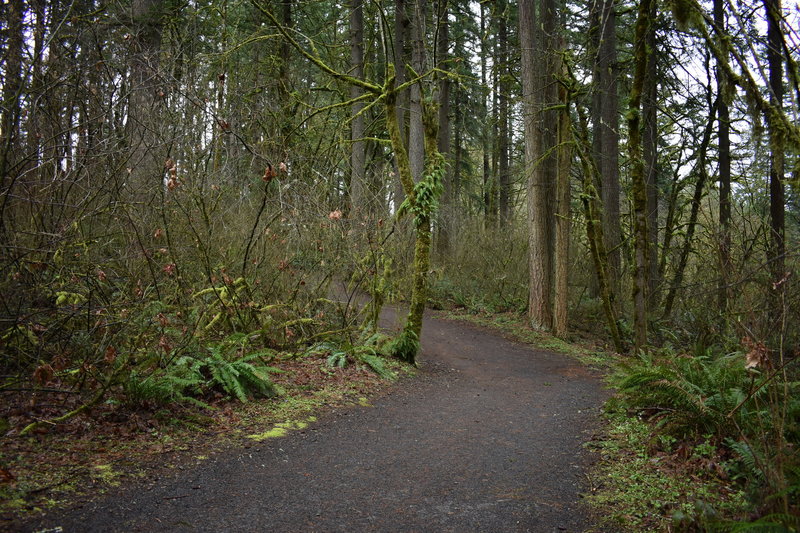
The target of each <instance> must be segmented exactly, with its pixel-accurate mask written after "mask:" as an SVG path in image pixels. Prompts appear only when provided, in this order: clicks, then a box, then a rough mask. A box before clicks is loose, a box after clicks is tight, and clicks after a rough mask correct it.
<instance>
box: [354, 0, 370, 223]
mask: <svg viewBox="0 0 800 533" xmlns="http://www.w3.org/2000/svg"><path fill="white" fill-rule="evenodd" d="M363 4H364V1H363V0H350V71H351V74H352V75H353V76H355V77H356V78H363V77H364V8H363ZM362 94H363V90H362V89H361V88H360V87H358V86H356V85H351V86H350V98H351V99H355V98H358V97H359V96H361V95H362ZM363 108H364V104H363V102H355V103H354V104H352V107H351V113H352V119H351V121H350V212H351V215H352V216H353V217H354V218H358V217H359V216H363V215H366V214H368V211H369V210H368V206H367V204H368V202H369V199H368V198H367V190H368V187H367V184H366V182H365V180H366V167H367V151H366V142H365V141H364V131H365V127H364V124H365V121H364V115H363V114H361V110H362V109H363Z"/></svg>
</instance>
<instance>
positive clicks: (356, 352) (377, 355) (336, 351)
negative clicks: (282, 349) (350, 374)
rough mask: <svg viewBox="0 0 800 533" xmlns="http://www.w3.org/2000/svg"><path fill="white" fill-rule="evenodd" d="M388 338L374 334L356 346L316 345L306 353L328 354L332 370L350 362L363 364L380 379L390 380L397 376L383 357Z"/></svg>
mask: <svg viewBox="0 0 800 533" xmlns="http://www.w3.org/2000/svg"><path fill="white" fill-rule="evenodd" d="M387 340H388V337H386V335H384V334H382V333H373V334H372V335H369V336H368V337H367V338H366V339H359V341H358V342H357V343H356V344H351V343H347V342H345V343H342V344H341V345H339V344H336V343H334V342H331V341H326V342H321V343H318V344H315V345H314V346H312V347H311V348H309V349H308V351H306V353H307V354H316V355H320V354H325V353H327V354H328V357H327V359H326V362H327V364H328V366H330V367H332V368H344V367H345V366H347V363H348V361H352V362H354V363H361V364H364V365H366V366H368V367H369V368H370V369H372V371H373V372H375V373H376V374H378V375H379V376H380V377H382V378H384V379H388V380H392V379H395V378H396V377H397V376H396V375H395V373H394V372H393V371H391V370H390V369H389V368H388V367H387V366H386V361H385V360H384V359H383V358H382V357H381V348H382V346H383V345H384V344H386V342H387Z"/></svg>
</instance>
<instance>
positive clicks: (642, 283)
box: [628, 0, 653, 350]
mask: <svg viewBox="0 0 800 533" xmlns="http://www.w3.org/2000/svg"><path fill="white" fill-rule="evenodd" d="M652 2H653V0H640V3H639V11H638V14H637V19H636V37H635V39H634V43H635V44H634V49H633V58H634V69H635V70H634V76H633V84H632V85H631V91H630V103H629V106H628V157H629V159H630V161H631V194H632V196H633V242H634V272H633V330H634V340H635V343H636V349H637V350H641V349H644V348H645V347H646V346H647V299H648V298H647V296H648V294H647V293H648V290H649V283H648V273H649V264H650V261H649V256H650V243H649V239H648V230H647V223H648V220H647V214H648V210H647V183H646V176H645V168H644V159H643V157H642V135H641V107H642V92H643V89H644V81H645V76H646V73H647V63H648V58H649V56H650V54H651V53H652V51H651V50H649V48H648V46H647V33H648V31H649V28H650V25H651V24H652V21H651V20H650V18H651V14H652V10H651V5H652Z"/></svg>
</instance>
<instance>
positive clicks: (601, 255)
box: [573, 106, 625, 353]
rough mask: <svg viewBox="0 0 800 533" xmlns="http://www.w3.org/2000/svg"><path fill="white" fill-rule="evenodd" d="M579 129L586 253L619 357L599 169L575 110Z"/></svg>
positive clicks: (580, 116) (619, 337)
mask: <svg viewBox="0 0 800 533" xmlns="http://www.w3.org/2000/svg"><path fill="white" fill-rule="evenodd" d="M576 110H577V115H578V119H579V126H580V128H579V129H578V130H577V131H576V132H574V133H573V135H574V137H575V139H576V142H575V146H576V148H577V153H578V159H579V160H580V163H581V174H582V178H583V179H582V183H581V189H582V194H581V201H582V203H583V217H584V219H585V220H586V238H587V240H588V241H589V252H590V253H591V255H592V263H594V267H595V272H596V275H597V286H598V294H599V295H600V300H601V301H602V303H603V313H604V314H605V316H606V326H607V327H608V331H609V333H610V334H611V339H612V341H613V343H614V348H615V349H616V350H617V352H618V353H622V352H624V351H625V346H624V344H623V342H622V334H621V333H620V329H619V323H618V318H617V317H618V314H617V305H616V302H615V298H616V294H615V293H614V290H613V287H612V286H611V281H610V276H609V272H610V270H611V269H610V264H609V260H608V258H609V254H608V251H607V250H606V244H605V243H606V239H605V236H604V235H603V224H602V223H601V213H600V210H601V209H602V206H601V203H600V196H599V195H598V193H597V188H596V187H595V184H596V183H598V182H599V178H600V168H599V166H598V164H597V160H596V159H595V158H594V154H593V153H591V152H593V151H594V147H590V146H589V127H588V120H587V119H586V117H585V116H584V113H583V112H582V110H581V108H580V107H578V106H576Z"/></svg>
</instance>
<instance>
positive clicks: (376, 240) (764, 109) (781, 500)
mask: <svg viewBox="0 0 800 533" xmlns="http://www.w3.org/2000/svg"><path fill="white" fill-rule="evenodd" d="M0 21H2V31H1V32H0V49H1V50H2V63H1V67H2V78H1V80H0V81H1V83H2V108H1V109H0V114H1V116H0V180H2V181H1V182H0V269H1V272H0V349H2V361H0V373H2V383H1V384H0V387H2V389H0V390H2V391H20V390H30V391H35V390H43V389H48V388H50V389H57V390H69V391H73V392H74V393H76V394H79V395H80V397H81V398H83V399H84V401H83V402H82V403H80V404H78V405H73V406H72V407H73V408H71V409H67V410H65V412H64V415H63V416H71V415H74V414H75V413H76V412H79V411H80V410H81V409H83V408H84V407H85V406H87V405H90V404H92V403H93V402H96V401H99V399H100V398H105V397H109V396H114V397H116V398H119V399H120V401H122V402H128V403H130V404H142V403H144V402H150V401H158V402H173V401H202V398H203V397H204V395H205V394H207V393H208V391H209V390H210V389H211V388H214V387H216V388H217V389H220V390H223V391H225V392H226V393H227V394H229V395H231V396H234V397H239V398H245V397H247V396H248V395H258V394H261V395H268V394H270V393H271V389H270V382H269V379H268V378H267V377H266V374H267V373H268V372H269V368H268V366H266V362H265V361H266V360H267V359H268V358H269V354H273V353H276V352H279V351H292V352H297V353H301V352H304V351H306V350H310V349H316V350H328V351H329V352H330V353H332V354H337V353H338V354H340V355H339V358H340V360H341V361H342V362H344V359H346V358H348V357H349V358H350V359H359V360H361V361H363V362H366V363H367V364H370V365H372V366H374V367H376V368H378V369H383V368H384V367H383V365H382V363H381V361H380V359H381V357H380V356H381V355H387V356H391V355H396V356H398V357H400V358H402V359H405V360H407V361H410V362H413V361H414V360H415V355H416V351H417V349H418V339H419V333H420V328H421V325H422V322H421V317H422V311H423V309H424V307H425V305H426V304H427V305H428V306H433V307H459V308H463V309H466V310H468V311H470V312H487V313H496V312H512V313H517V314H520V315H524V316H525V317H526V320H527V321H528V323H529V324H530V325H531V326H532V327H534V328H536V329H538V330H540V331H544V332H549V333H552V334H554V335H556V336H561V337H564V338H575V336H576V335H581V336H587V335H588V336H594V337H599V338H600V339H602V340H603V342H605V343H607V345H608V346H609V348H610V349H611V350H613V351H615V352H617V353H619V354H623V355H625V356H626V357H628V358H629V359H628V360H629V361H630V365H631V367H630V368H629V372H628V374H627V375H626V376H627V381H626V382H625V383H624V384H623V388H627V389H626V390H628V391H629V392H630V394H631V395H632V396H631V397H632V398H634V399H633V400H631V402H632V404H631V405H636V406H639V407H647V408H651V409H656V410H657V411H659V413H660V414H659V416H660V417H664V419H665V420H668V421H669V423H670V424H672V426H671V427H673V428H676V427H677V428H678V429H675V431H676V432H678V433H680V432H682V431H683V432H688V431H695V432H706V433H708V434H709V435H713V436H714V439H713V440H714V443H715V444H717V445H719V446H727V447H728V449H730V450H733V451H735V452H736V453H737V454H738V455H736V457H738V458H739V459H738V460H741V461H742V462H744V463H746V465H747V466H748V467H749V468H751V469H752V471H753V472H756V473H757V474H756V478H757V479H758V482H757V483H756V485H757V487H758V488H757V489H754V490H753V494H754V496H753V498H754V501H758V502H760V503H759V504H760V505H762V509H767V510H769V511H776V512H780V513H783V514H789V513H790V512H791V510H792V505H793V504H791V503H790V502H792V500H793V498H794V497H795V496H797V491H798V490H800V489H798V486H799V485H798V479H799V478H800V468H799V467H798V464H800V462H798V460H797V449H796V443H797V442H798V436H799V435H800V428H799V427H798V423H797V415H798V413H799V412H800V405H798V403H800V402H798V400H797V381H796V376H797V370H796V368H794V367H793V366H792V365H793V364H794V362H795V361H796V358H797V356H798V354H799V353H798V352H800V328H798V323H800V283H798V280H797V270H798V253H797V244H798V238H800V175H799V174H798V172H800V151H799V150H800V127H799V126H798V124H799V123H800V122H799V121H798V102H800V71H798V65H797V58H798V54H799V53H800V51H799V49H798V47H800V35H798V30H797V29H798V28H800V11H799V10H798V6H797V5H796V4H789V5H781V2H780V0H764V1H763V2H751V3H747V2H744V3H742V2H733V1H729V0H714V1H713V3H712V2H697V1H695V0H672V1H671V2H658V1H656V0H640V1H639V2H638V3H637V2H633V1H628V0H621V1H616V2H615V1H613V0H589V1H587V2H581V1H578V2H562V1H558V0H520V2H519V3H512V2H507V1H506V0H497V1H484V2H475V1H462V0H453V1H449V2H425V1H422V0H419V1H416V2H415V1H414V0H395V1H394V2H381V1H373V2H362V1H361V0H353V1H351V2H346V3H336V2H316V1H313V2H309V1H299V0H282V1H273V2H269V1H267V0H253V1H244V0H207V1H195V0H187V1H182V0H181V1H179V0H168V1H164V2H159V1H154V0H130V1H124V0H111V1H108V2H105V1H98V0H71V1H66V0H29V1H23V0H5V1H3V2H2V4H0ZM365 296H368V298H367V299H368V300H369V303H368V304H366V305H365V304H364V302H365ZM400 301H405V302H408V303H409V307H410V312H409V315H408V319H407V322H406V325H405V328H404V330H403V332H402V333H401V334H400V335H399V336H398V337H396V338H394V339H380V340H376V339H377V337H376V327H377V325H376V320H377V316H378V313H379V311H380V308H381V307H382V306H383V305H384V304H385V303H387V302H400ZM321 347H322V348H321ZM623 355H621V356H620V357H622V356H623ZM665 384H666V385H665ZM667 385H668V386H667ZM662 386H663V387H662ZM637 402H638V403H637ZM687 413H688V414H687ZM651 414H652V413H651ZM715 417H716V418H715ZM32 423H33V425H35V424H37V423H38V422H35V421H32ZM700 426H702V427H700ZM26 429H30V427H28V428H26ZM23 431H24V430H23ZM726 443H727V444H726ZM733 451H732V452H731V453H733ZM756 478H754V479H756ZM754 483H755V482H754ZM769 495H772V496H774V497H772V498H768V496H769ZM775 495H777V496H775ZM794 501H795V502H796V501H797V500H796V499H795V500H794Z"/></svg>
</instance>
